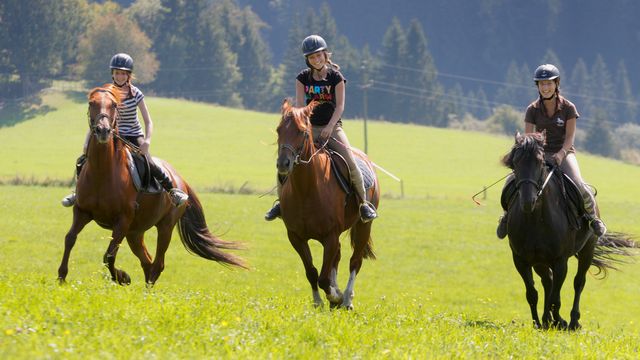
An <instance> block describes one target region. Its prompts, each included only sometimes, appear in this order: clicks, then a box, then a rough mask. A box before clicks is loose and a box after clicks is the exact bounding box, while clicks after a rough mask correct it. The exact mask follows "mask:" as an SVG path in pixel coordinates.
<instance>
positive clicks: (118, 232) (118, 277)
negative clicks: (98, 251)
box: [103, 225, 131, 285]
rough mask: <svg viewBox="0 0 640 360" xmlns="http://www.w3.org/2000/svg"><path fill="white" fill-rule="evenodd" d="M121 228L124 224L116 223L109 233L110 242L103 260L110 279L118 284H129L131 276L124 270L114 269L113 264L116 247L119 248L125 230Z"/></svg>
mask: <svg viewBox="0 0 640 360" xmlns="http://www.w3.org/2000/svg"><path fill="white" fill-rule="evenodd" d="M123 228H124V226H122V225H116V226H115V227H114V229H113V232H112V233H111V242H109V247H107V251H106V252H105V253H104V257H103V262H104V264H105V266H106V267H107V268H108V269H109V273H110V274H111V280H113V281H115V282H117V283H118V284H120V285H129V284H131V277H129V274H127V273H126V272H125V271H124V270H120V269H116V266H115V263H116V255H117V254H118V249H119V248H120V244H121V243H122V240H124V234H125V231H124V230H123Z"/></svg>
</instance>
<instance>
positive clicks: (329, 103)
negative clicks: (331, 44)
mask: <svg viewBox="0 0 640 360" xmlns="http://www.w3.org/2000/svg"><path fill="white" fill-rule="evenodd" d="M296 79H297V80H298V81H300V82H301V83H302V85H304V96H305V102H306V104H307V105H308V104H309V103H310V102H312V101H313V100H315V101H317V102H318V103H319V104H318V106H316V108H315V109H314V110H313V114H311V119H310V120H311V124H312V125H315V126H324V125H327V124H328V123H329V120H331V116H332V115H333V111H334V110H335V108H336V86H337V85H338V84H340V83H341V82H343V81H344V82H345V83H346V82H347V80H346V79H345V78H344V76H342V74H341V73H340V71H338V70H335V69H333V68H329V70H328V71H327V77H326V79H324V80H315V79H314V78H313V76H311V69H309V68H307V69H304V70H302V71H301V72H300V73H299V74H298V76H296Z"/></svg>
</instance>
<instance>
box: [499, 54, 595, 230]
mask: <svg viewBox="0 0 640 360" xmlns="http://www.w3.org/2000/svg"><path fill="white" fill-rule="evenodd" d="M533 80H534V81H535V83H536V86H537V88H538V93H539V94H540V96H539V98H538V99H537V100H536V101H534V102H532V103H531V104H530V105H529V107H527V112H526V114H525V117H524V121H525V125H524V126H525V127H524V131H525V133H531V132H534V131H539V132H540V131H546V143H545V145H544V152H545V159H546V160H547V161H548V162H550V163H552V164H557V165H558V166H559V167H560V169H562V171H563V172H564V173H565V174H567V175H569V177H570V178H571V180H573V182H574V183H575V184H576V185H577V186H578V189H579V190H580V193H581V194H582V199H583V200H584V208H585V210H586V213H587V216H589V220H590V221H591V223H590V224H591V228H592V229H593V232H594V233H595V234H596V235H597V236H599V237H600V236H602V235H604V234H605V233H606V232H607V228H606V226H605V225H604V222H603V221H602V220H600V219H599V218H598V214H597V212H596V200H595V197H594V195H593V193H592V192H591V188H590V187H589V186H588V185H587V184H585V183H584V181H583V180H582V175H580V168H579V166H578V160H577V159H576V150H575V147H574V146H573V142H574V139H575V133H576V122H577V120H578V118H579V117H580V115H579V114H578V111H577V110H576V107H575V105H573V103H572V102H571V101H569V100H567V99H566V98H564V97H562V96H560V71H559V70H558V68H556V67H555V66H554V65H551V64H544V65H540V66H538V68H537V69H536V71H535V73H534V75H533ZM510 180H512V179H509V180H508V181H507V183H508V182H509V181H510ZM505 186H506V185H505ZM506 220H507V218H506V216H502V218H500V222H499V224H498V230H497V235H498V237H499V238H500V239H503V238H504V237H505V236H506V235H507V222H506Z"/></svg>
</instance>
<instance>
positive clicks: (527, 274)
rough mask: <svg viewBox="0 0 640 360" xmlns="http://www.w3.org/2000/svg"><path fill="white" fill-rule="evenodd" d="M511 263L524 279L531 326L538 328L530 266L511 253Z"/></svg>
mask: <svg viewBox="0 0 640 360" xmlns="http://www.w3.org/2000/svg"><path fill="white" fill-rule="evenodd" d="M513 263H514V265H515V266H516V269H517V270H518V273H519V274H520V276H521V277H522V280H523V281H524V286H525V288H526V295H527V303H529V308H530V310H531V318H532V319H533V326H535V327H536V328H538V329H540V328H541V324H540V318H539V317H538V309H537V306H538V291H536V288H535V286H534V283H533V271H532V270H531V266H529V264H527V263H526V262H525V261H524V260H523V259H521V258H519V257H517V256H516V255H515V254H513Z"/></svg>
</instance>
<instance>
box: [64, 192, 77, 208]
mask: <svg viewBox="0 0 640 360" xmlns="http://www.w3.org/2000/svg"><path fill="white" fill-rule="evenodd" d="M61 203H62V206H64V207H71V206H73V205H74V204H75V203H76V193H75V192H72V193H71V194H69V195H67V196H65V197H64V198H62V201H61Z"/></svg>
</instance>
